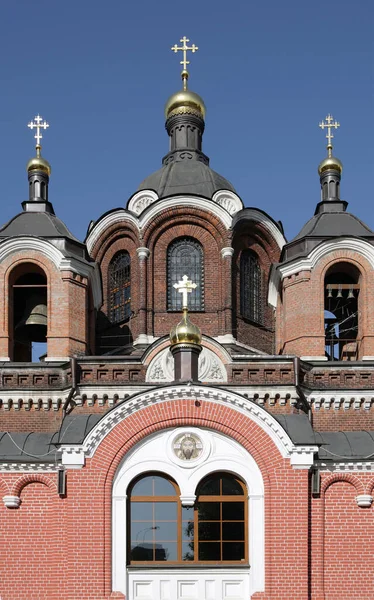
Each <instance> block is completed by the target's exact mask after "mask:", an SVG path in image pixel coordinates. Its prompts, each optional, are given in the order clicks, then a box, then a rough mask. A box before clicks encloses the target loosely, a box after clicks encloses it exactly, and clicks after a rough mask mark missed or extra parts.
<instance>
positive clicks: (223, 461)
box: [112, 428, 265, 597]
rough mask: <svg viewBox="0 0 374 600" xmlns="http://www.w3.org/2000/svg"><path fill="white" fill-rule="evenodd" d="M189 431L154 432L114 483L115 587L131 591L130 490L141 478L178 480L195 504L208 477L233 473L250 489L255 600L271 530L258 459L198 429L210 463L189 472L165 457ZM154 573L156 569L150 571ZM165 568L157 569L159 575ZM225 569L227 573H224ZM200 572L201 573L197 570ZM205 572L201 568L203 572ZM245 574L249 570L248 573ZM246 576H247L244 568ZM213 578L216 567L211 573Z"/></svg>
mask: <svg viewBox="0 0 374 600" xmlns="http://www.w3.org/2000/svg"><path fill="white" fill-rule="evenodd" d="M183 429H184V428H176V429H173V430H170V429H169V430H164V431H161V432H158V433H156V434H152V435H150V436H148V437H147V438H145V439H144V440H142V441H141V442H139V443H138V444H137V445H136V446H135V447H134V448H133V449H132V450H131V451H130V452H129V453H128V454H127V455H126V456H125V457H124V459H123V461H122V463H121V464H120V466H119V467H118V470H117V473H116V475H115V478H114V481H113V496H112V581H113V583H112V589H113V590H116V591H121V592H122V593H123V594H125V595H126V593H127V583H128V582H127V574H126V569H125V568H124V565H126V549H127V548H126V537H125V535H124V527H125V524H126V509H127V502H126V499H127V490H128V486H129V484H130V483H131V481H133V480H134V479H135V478H136V477H138V476H139V475H142V474H145V473H147V472H150V471H158V472H161V473H165V474H166V475H168V476H169V477H172V478H173V479H174V480H175V481H176V483H177V484H178V487H179V489H180V491H181V499H185V500H186V503H191V502H192V500H193V498H194V497H195V493H196V488H197V486H198V484H199V482H200V481H201V480H202V479H203V478H204V477H205V476H206V475H208V474H210V473H214V472H218V471H228V472H230V473H233V474H235V475H238V476H239V477H240V478H241V479H242V480H243V481H244V483H245V484H246V486H247V490H248V512H249V519H248V532H247V533H248V540H249V554H250V563H251V567H250V570H249V569H248V572H247V573H248V575H249V585H250V594H249V595H248V597H250V595H251V594H253V593H255V592H256V591H258V592H260V591H263V590H264V576H265V527H264V521H265V519H264V514H265V511H264V485H263V479H262V475H261V471H260V469H259V467H258V465H257V464H256V462H255V460H254V458H253V457H252V456H251V455H250V454H249V453H248V452H247V451H246V450H245V449H244V448H243V447H242V446H241V445H240V444H239V443H238V442H236V441H235V440H233V439H231V438H229V437H228V436H225V435H223V434H221V433H219V432H217V431H212V430H209V429H199V428H194V431H195V433H196V434H197V435H198V436H199V437H200V438H201V439H202V440H203V441H204V443H209V444H210V447H211V448H212V452H211V453H210V454H209V455H208V456H207V457H206V459H205V460H204V461H203V462H202V463H200V464H198V465H196V466H195V467H193V468H192V469H184V468H183V467H181V466H179V465H177V464H175V463H173V462H171V461H170V459H169V458H168V456H167V453H165V447H167V444H170V440H171V439H173V438H174V436H175V435H177V432H178V433H179V430H180V431H183ZM171 432H172V433H171ZM188 566H189V565H188V563H186V565H185V567H184V568H182V569H177V570H173V571H171V570H168V569H165V574H168V575H169V576H170V577H173V576H179V575H180V573H177V571H181V573H185V572H186V573H187V572H188ZM222 568H223V569H227V571H228V575H229V574H230V573H234V572H235V567H232V569H230V568H228V567H226V566H225V567H222ZM150 570H151V571H152V569H150ZM158 570H159V569H157V571H158ZM220 570H221V569H220ZM195 572H196V570H195ZM199 572H200V570H199ZM242 572H243V570H242ZM244 572H246V571H245V570H244ZM207 574H208V575H212V569H209V570H207Z"/></svg>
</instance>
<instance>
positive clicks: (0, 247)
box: [0, 236, 102, 308]
mask: <svg viewBox="0 0 374 600" xmlns="http://www.w3.org/2000/svg"><path fill="white" fill-rule="evenodd" d="M25 250H33V251H35V252H39V253H40V254H42V255H43V256H45V257H46V258H47V259H48V260H50V261H51V262H52V263H53V264H54V265H55V267H56V268H57V269H58V270H59V271H72V272H73V273H77V274H78V275H82V276H83V277H87V278H88V279H90V281H91V287H92V294H93V299H94V304H95V308H100V306H101V305H102V291H101V278H100V277H101V276H100V270H99V266H98V265H97V264H96V263H95V264H94V263H92V265H91V264H89V263H87V262H86V261H83V260H80V259H79V258H77V257H74V258H66V257H65V256H64V255H63V253H62V252H61V250H59V249H58V248H56V246H54V245H53V244H51V242H49V241H47V240H44V239H40V238H34V237H30V236H22V237H17V238H9V239H5V240H4V241H2V242H0V262H2V261H3V260H5V259H6V258H7V257H8V256H11V255H13V254H16V253H17V252H24V251H25Z"/></svg>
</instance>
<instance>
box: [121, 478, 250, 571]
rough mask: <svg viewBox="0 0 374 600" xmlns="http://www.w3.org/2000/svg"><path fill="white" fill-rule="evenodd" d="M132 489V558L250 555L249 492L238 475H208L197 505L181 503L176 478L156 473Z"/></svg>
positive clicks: (194, 559) (234, 559)
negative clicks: (168, 477)
mask: <svg viewBox="0 0 374 600" xmlns="http://www.w3.org/2000/svg"><path fill="white" fill-rule="evenodd" d="M129 495H130V519H129V523H130V528H131V535H130V538H131V549H130V553H129V554H130V562H131V563H132V564H133V563H139V562H140V563H144V562H147V563H159V562H161V563H165V562H172V563H188V564H191V563H229V564H233V563H240V564H243V563H244V562H245V561H248V553H247V546H248V544H247V529H248V527H247V492H246V488H245V485H244V484H243V483H242V482H241V481H240V479H238V478H237V477H235V476H233V475H231V474H229V473H215V474H213V475H209V476H208V477H206V478H205V479H204V480H203V481H202V482H201V483H200V485H199V487H198V490H197V500H196V503H195V505H194V506H182V505H181V502H180V498H179V496H180V491H179V489H178V486H177V485H176V483H174V481H172V480H171V479H167V478H166V477H165V476H162V475H160V474H158V473H155V474H147V475H146V476H144V477H142V478H140V479H138V480H136V482H135V483H134V484H133V486H132V488H131V491H130V494H129Z"/></svg>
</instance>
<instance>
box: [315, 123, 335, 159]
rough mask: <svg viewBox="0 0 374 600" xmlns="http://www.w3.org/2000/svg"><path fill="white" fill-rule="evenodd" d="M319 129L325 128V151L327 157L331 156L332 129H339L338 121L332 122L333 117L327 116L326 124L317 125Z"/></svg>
mask: <svg viewBox="0 0 374 600" xmlns="http://www.w3.org/2000/svg"><path fill="white" fill-rule="evenodd" d="M319 126H320V128H321V129H325V127H326V128H327V134H326V138H327V142H328V143H327V151H328V155H329V157H331V156H332V143H331V140H332V139H333V137H334V136H333V135H332V133H331V130H332V129H338V127H340V123H338V121H334V117H333V116H332V115H330V114H328V115H327V117H326V122H325V121H321V123H320V124H319Z"/></svg>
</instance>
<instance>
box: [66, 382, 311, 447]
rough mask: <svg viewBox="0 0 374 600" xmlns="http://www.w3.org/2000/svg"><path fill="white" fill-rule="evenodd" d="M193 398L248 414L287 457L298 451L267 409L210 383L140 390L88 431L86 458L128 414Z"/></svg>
mask: <svg viewBox="0 0 374 600" xmlns="http://www.w3.org/2000/svg"><path fill="white" fill-rule="evenodd" d="M180 399H194V400H208V401H209V402H214V403H217V404H220V405H223V406H229V407H230V408H231V409H233V410H235V411H237V412H240V413H242V414H244V415H246V416H247V417H248V418H249V419H250V420H252V421H253V422H255V423H256V424H257V425H258V426H259V427H260V428H261V429H263V430H264V431H265V433H266V434H267V435H268V436H269V437H270V438H271V439H272V441H273V442H274V444H275V445H276V446H277V448H278V450H279V452H280V453H281V455H282V456H283V457H284V458H291V456H292V454H293V453H294V452H295V451H296V450H297V449H296V447H295V446H294V444H293V442H292V441H291V439H290V437H289V436H288V434H287V433H286V431H285V430H284V429H283V427H282V426H281V425H280V423H279V422H278V421H277V420H276V419H275V418H274V417H273V416H272V415H271V414H270V413H268V412H267V411H266V410H265V409H263V408H262V407H260V406H258V405H257V404H255V403H253V402H251V401H250V400H247V399H246V398H244V397H243V396H241V395H239V394H236V393H233V392H229V391H226V390H222V389H217V388H211V387H209V386H195V385H176V386H174V385H171V386H165V387H162V388H158V389H155V390H152V391H150V392H143V393H140V394H139V395H138V396H136V397H135V398H133V399H131V400H128V401H126V402H122V403H121V404H119V405H118V406H117V407H115V408H114V409H113V410H111V411H110V412H109V413H108V414H107V415H105V416H104V417H103V418H102V419H100V421H99V422H98V423H97V425H95V427H94V428H93V429H92V430H91V431H90V432H89V434H88V436H87V437H86V439H85V440H84V442H83V450H84V452H85V455H86V456H87V457H92V456H93V455H94V454H95V452H96V450H97V448H98V447H99V445H100V444H101V442H102V441H103V439H104V438H105V437H106V436H107V435H108V434H109V433H110V432H111V431H112V430H113V429H114V428H115V426H116V425H117V424H118V423H119V422H120V421H122V420H124V419H126V418H127V417H128V416H130V415H132V414H134V413H135V412H137V411H139V410H143V409H144V408H147V407H148V406H152V405H153V404H155V403H157V404H160V403H162V402H169V401H170V400H178V401H179V400H180ZM80 448H81V445H80V444H78V445H66V446H64V445H63V446H62V447H61V449H62V450H63V451H64V452H79V450H80ZM310 451H312V450H311V449H309V450H308V449H307V448H306V447H305V448H303V453H304V454H305V453H309V452H310Z"/></svg>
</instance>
